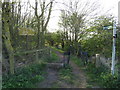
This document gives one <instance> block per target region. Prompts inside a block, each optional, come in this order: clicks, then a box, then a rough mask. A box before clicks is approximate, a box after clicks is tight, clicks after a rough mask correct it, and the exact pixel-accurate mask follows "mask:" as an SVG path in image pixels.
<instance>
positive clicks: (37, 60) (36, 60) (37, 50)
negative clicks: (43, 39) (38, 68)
mask: <svg viewBox="0 0 120 90" xmlns="http://www.w3.org/2000/svg"><path fill="white" fill-rule="evenodd" d="M36 61H38V50H37V51H36Z"/></svg>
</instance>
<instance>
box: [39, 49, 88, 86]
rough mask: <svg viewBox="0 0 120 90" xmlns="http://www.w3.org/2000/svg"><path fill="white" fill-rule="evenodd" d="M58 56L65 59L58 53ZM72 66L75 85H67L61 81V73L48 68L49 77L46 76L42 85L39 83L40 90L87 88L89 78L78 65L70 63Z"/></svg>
mask: <svg viewBox="0 0 120 90" xmlns="http://www.w3.org/2000/svg"><path fill="white" fill-rule="evenodd" d="M56 54H57V55H58V56H59V58H60V60H63V59H64V56H63V54H62V53H60V52H58V51H56ZM70 65H71V67H72V73H73V76H74V80H73V81H74V83H73V84H69V83H66V82H65V81H64V80H60V78H59V74H58V73H59V71H58V70H55V69H52V68H47V69H46V72H47V75H46V76H45V80H44V81H43V82H41V83H38V85H37V86H38V88H54V87H55V88H86V87H87V78H86V75H85V73H84V71H82V70H81V69H80V68H79V67H78V66H77V65H76V64H74V63H73V62H72V61H70Z"/></svg>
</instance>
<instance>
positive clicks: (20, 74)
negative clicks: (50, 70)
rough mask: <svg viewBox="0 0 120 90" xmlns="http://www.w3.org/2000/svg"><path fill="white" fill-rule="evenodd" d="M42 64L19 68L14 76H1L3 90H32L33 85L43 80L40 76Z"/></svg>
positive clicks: (43, 65)
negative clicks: (12, 89) (16, 89)
mask: <svg viewBox="0 0 120 90" xmlns="http://www.w3.org/2000/svg"><path fill="white" fill-rule="evenodd" d="M43 67H45V64H43V63H34V64H32V65H29V66H26V67H23V68H20V69H18V70H17V72H16V73H15V74H14V75H7V76H3V78H2V79H3V81H2V87H3V88H34V87H35V83H37V82H41V81H42V80H44V77H43V76H42V74H43V72H42V70H43Z"/></svg>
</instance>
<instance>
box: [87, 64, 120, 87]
mask: <svg viewBox="0 0 120 90" xmlns="http://www.w3.org/2000/svg"><path fill="white" fill-rule="evenodd" d="M86 72H87V75H88V77H89V82H88V83H89V84H90V85H91V84H95V83H97V84H98V85H99V86H100V87H103V88H120V84H119V82H118V80H117V75H114V76H112V75H111V73H110V71H109V70H107V69H106V68H105V67H103V66H102V67H98V68H96V67H95V65H94V64H88V65H87V68H86Z"/></svg>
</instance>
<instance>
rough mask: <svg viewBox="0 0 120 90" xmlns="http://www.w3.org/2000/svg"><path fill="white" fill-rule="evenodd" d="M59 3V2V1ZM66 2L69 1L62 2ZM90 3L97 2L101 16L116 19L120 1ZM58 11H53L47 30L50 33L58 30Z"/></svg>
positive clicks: (108, 0)
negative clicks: (108, 15) (107, 14)
mask: <svg viewBox="0 0 120 90" xmlns="http://www.w3.org/2000/svg"><path fill="white" fill-rule="evenodd" d="M59 1H60V0H59ZM63 1H66V2H68V1H69V0H63ZM92 1H99V4H100V8H99V9H102V11H101V14H106V13H109V14H112V15H113V16H115V17H118V2H119V1H120V0H92ZM54 8H58V9H59V8H62V7H61V5H57V4H56V5H55V7H54ZM59 16H60V11H53V12H52V16H51V20H50V22H49V25H48V29H49V31H50V32H54V31H55V30H56V29H59V27H58V21H59Z"/></svg>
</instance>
